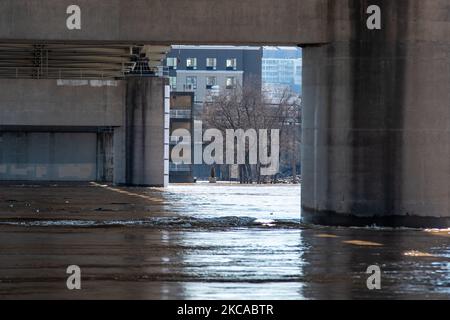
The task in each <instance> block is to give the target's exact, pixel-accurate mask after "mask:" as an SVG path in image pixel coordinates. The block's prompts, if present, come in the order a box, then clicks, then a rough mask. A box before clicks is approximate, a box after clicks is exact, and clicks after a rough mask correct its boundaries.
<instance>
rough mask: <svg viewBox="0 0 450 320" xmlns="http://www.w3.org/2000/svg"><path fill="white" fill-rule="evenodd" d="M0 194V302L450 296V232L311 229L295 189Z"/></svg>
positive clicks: (15, 190) (14, 190)
mask: <svg viewBox="0 0 450 320" xmlns="http://www.w3.org/2000/svg"><path fill="white" fill-rule="evenodd" d="M0 189H1V190H0V191H1V192H0V298H2V299H35V298H38V299H225V300H226V299H379V298H384V299H386V298H387V299H407V298H412V299H424V298H432V299H448V298H450V246H449V243H450V241H449V240H450V234H449V232H450V231H449V230H410V229H400V230H398V229H377V228H328V227H317V226H307V225H303V224H301V223H300V212H299V210H300V206H299V201H300V187H299V186H281V187H279V186H242V187H241V186H216V187H210V186H209V185H181V186H174V187H170V188H169V189H167V190H164V191H163V190H160V189H146V188H113V187H108V186H104V187H100V186H92V185H88V186H77V187H73V186H65V187H61V186H54V187H51V186H46V187H38V188H25V187H21V186H16V187H5V186H0ZM12 200H13V201H12ZM11 205H12V206H11ZM37 211H38V212H37ZM372 264H376V265H379V266H380V267H381V269H382V271H383V278H382V290H376V291H370V290H368V289H367V287H366V279H367V275H366V273H365V272H366V269H367V266H368V265H372ZM69 265H79V266H80V268H81V270H82V279H83V280H82V290H79V291H69V290H67V288H66V279H67V274H66V268H67V266H69Z"/></svg>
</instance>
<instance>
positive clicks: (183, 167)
mask: <svg viewBox="0 0 450 320" xmlns="http://www.w3.org/2000/svg"><path fill="white" fill-rule="evenodd" d="M169 171H170V172H189V171H191V165H190V164H175V163H170V165H169Z"/></svg>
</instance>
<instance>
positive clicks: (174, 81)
mask: <svg viewBox="0 0 450 320" xmlns="http://www.w3.org/2000/svg"><path fill="white" fill-rule="evenodd" d="M169 84H170V89H171V90H172V91H175V90H177V77H169Z"/></svg>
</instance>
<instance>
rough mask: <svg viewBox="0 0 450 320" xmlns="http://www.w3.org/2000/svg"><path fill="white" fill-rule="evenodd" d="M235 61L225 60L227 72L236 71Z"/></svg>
mask: <svg viewBox="0 0 450 320" xmlns="http://www.w3.org/2000/svg"><path fill="white" fill-rule="evenodd" d="M236 68H237V59H227V70H236Z"/></svg>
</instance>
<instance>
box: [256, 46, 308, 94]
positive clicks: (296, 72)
mask: <svg viewBox="0 0 450 320" xmlns="http://www.w3.org/2000/svg"><path fill="white" fill-rule="evenodd" d="M262 81H263V87H264V89H265V90H266V91H267V92H268V93H269V94H270V95H271V96H272V97H273V98H276V97H277V95H278V93H280V92H282V91H284V90H286V89H289V90H291V91H292V92H295V93H296V94H298V95H301V90H302V51H301V49H300V48H296V47H264V48H263V59H262Z"/></svg>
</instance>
